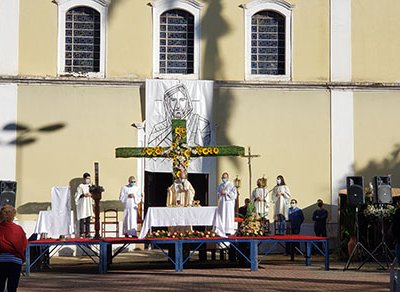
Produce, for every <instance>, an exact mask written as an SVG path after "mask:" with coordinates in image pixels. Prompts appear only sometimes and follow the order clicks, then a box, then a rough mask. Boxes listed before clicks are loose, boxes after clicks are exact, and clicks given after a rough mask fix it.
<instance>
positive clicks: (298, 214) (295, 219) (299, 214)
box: [286, 199, 304, 255]
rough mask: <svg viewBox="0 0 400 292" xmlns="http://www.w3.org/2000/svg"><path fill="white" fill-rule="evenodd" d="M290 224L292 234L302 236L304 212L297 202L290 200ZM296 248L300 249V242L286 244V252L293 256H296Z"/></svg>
mask: <svg viewBox="0 0 400 292" xmlns="http://www.w3.org/2000/svg"><path fill="white" fill-rule="evenodd" d="M289 222H290V230H291V234H300V230H301V224H303V222H304V214H303V211H302V210H301V209H300V208H299V207H297V200H296V199H291V200H290V208H289ZM295 248H298V249H300V243H299V242H292V243H287V244H286V252H287V253H290V254H291V255H293V254H294V251H295Z"/></svg>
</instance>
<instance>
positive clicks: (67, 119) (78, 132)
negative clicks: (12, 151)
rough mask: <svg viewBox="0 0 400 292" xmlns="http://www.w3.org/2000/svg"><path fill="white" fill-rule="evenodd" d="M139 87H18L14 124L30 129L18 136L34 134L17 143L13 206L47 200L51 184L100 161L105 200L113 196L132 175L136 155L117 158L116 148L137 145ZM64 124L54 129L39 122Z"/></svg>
mask: <svg viewBox="0 0 400 292" xmlns="http://www.w3.org/2000/svg"><path fill="white" fill-rule="evenodd" d="M141 120H143V118H142V117H141V105H140V94H139V88H136V87H126V88H125V87H119V88H116V87H106V86H102V87H83V86H82V87H81V86H25V85H23V86H19V88H18V123H20V124H22V125H26V126H28V127H29V128H30V129H31V131H30V132H28V133H24V134H22V133H20V139H35V141H34V142H33V143H31V144H27V145H25V146H19V147H18V148H17V182H18V196H17V206H21V205H23V204H26V203H28V202H49V201H50V188H51V187H52V186H67V185H69V183H70V181H71V180H72V179H74V178H81V177H82V174H83V173H84V172H86V171H87V172H89V173H91V174H92V178H94V170H93V169H94V166H93V164H94V162H95V161H98V162H99V163H100V184H101V185H102V186H104V188H105V193H104V194H103V198H104V199H105V200H117V199H118V196H119V190H120V187H121V186H122V185H123V184H125V183H126V182H127V179H128V176H130V175H136V160H135V159H116V158H115V151H114V149H115V148H116V147H121V146H132V145H137V134H136V130H135V129H134V128H132V127H131V126H130V125H131V124H132V123H133V122H135V121H141ZM59 123H61V124H63V125H64V127H63V128H61V129H59V130H57V131H53V132H40V131H39V130H38V129H39V128H41V127H44V126H49V125H54V124H59Z"/></svg>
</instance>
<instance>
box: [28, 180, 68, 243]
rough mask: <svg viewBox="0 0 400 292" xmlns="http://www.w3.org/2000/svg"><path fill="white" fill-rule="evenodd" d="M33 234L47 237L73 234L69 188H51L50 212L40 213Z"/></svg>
mask: <svg viewBox="0 0 400 292" xmlns="http://www.w3.org/2000/svg"><path fill="white" fill-rule="evenodd" d="M34 233H37V234H42V233H47V235H48V237H52V238H59V237H60V235H71V234H73V233H74V213H73V211H71V194H70V189H69V187H65V186H61V187H59V186H55V187H52V188H51V211H40V212H39V216H38V219H37V222H36V226H35V231H34Z"/></svg>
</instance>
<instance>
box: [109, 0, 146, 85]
mask: <svg viewBox="0 0 400 292" xmlns="http://www.w3.org/2000/svg"><path fill="white" fill-rule="evenodd" d="M148 2H149V1H143V0H141V1H138V0H135V1H130V0H125V1H118V2H111V4H110V7H109V13H108V39H107V62H106V63H107V66H106V69H107V77H109V78H118V77H123V78H135V79H145V78H151V76H152V74H153V71H152V67H153V59H152V55H153V49H152V48H153V45H152V44H153V39H152V36H153V27H152V21H151V19H152V8H151V7H150V6H149V5H147V3H148Z"/></svg>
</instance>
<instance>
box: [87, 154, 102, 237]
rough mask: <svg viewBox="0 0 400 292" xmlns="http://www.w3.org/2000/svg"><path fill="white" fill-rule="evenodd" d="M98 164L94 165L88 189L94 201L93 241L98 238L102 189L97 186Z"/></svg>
mask: <svg viewBox="0 0 400 292" xmlns="http://www.w3.org/2000/svg"><path fill="white" fill-rule="evenodd" d="M99 179H100V178H99V163H98V162H95V163H94V181H95V182H94V185H92V186H90V187H89V192H90V193H91V194H92V198H93V200H94V231H95V234H94V237H93V238H94V239H99V238H100V200H101V194H102V192H104V188H103V187H102V186H100V185H99Z"/></svg>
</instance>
